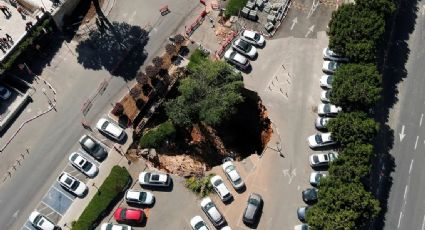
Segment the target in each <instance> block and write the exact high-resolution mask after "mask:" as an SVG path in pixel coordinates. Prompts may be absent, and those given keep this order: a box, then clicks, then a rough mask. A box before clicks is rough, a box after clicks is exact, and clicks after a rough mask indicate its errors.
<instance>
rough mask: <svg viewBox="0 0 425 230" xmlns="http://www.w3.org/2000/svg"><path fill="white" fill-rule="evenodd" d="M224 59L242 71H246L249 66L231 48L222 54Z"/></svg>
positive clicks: (246, 61) (242, 57) (244, 58)
mask: <svg viewBox="0 0 425 230" xmlns="http://www.w3.org/2000/svg"><path fill="white" fill-rule="evenodd" d="M224 59H226V61H227V62H229V63H230V64H232V65H234V66H236V67H238V68H240V69H242V70H246V69H248V68H249V66H250V64H249V61H248V59H247V58H246V57H244V56H242V55H241V54H240V53H238V52H236V51H235V50H233V49H232V48H230V49H228V50H227V51H226V53H224Z"/></svg>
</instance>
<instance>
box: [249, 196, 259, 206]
mask: <svg viewBox="0 0 425 230" xmlns="http://www.w3.org/2000/svg"><path fill="white" fill-rule="evenodd" d="M248 203H249V204H252V205H254V206H258V205H259V201H258V200H257V199H254V198H249V200H248Z"/></svg>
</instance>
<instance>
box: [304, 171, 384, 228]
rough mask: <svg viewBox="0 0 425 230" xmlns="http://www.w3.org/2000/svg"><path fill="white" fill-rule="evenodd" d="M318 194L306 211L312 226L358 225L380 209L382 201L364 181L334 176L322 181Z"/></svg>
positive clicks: (350, 226)
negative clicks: (349, 180)
mask: <svg viewBox="0 0 425 230" xmlns="http://www.w3.org/2000/svg"><path fill="white" fill-rule="evenodd" d="M318 197H319V200H318V202H317V204H315V205H314V206H313V207H312V208H311V209H310V210H309V211H308V213H307V223H308V225H309V226H310V227H311V228H312V229H321V230H345V229H347V230H351V229H357V228H359V227H361V226H363V225H364V224H365V223H368V222H369V221H370V220H371V219H372V218H374V217H375V216H376V215H377V214H378V213H379V211H380V207H379V201H378V200H376V199H375V198H374V197H373V195H372V194H371V193H370V192H368V191H366V190H365V189H364V187H363V185H362V184H361V183H358V182H353V183H343V182H341V181H339V180H337V179H335V178H332V176H330V177H328V178H325V179H324V180H323V183H322V181H321V182H320V189H319V194H318Z"/></svg>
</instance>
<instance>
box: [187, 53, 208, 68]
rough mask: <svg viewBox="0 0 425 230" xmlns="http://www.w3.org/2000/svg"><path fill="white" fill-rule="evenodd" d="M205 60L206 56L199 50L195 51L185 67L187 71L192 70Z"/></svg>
mask: <svg viewBox="0 0 425 230" xmlns="http://www.w3.org/2000/svg"><path fill="white" fill-rule="evenodd" d="M205 60H207V56H206V55H205V54H204V53H203V52H202V51H201V50H200V49H196V50H195V51H194V52H193V54H192V55H190V58H189V64H188V65H187V68H188V69H193V68H194V67H195V66H197V65H199V64H200V63H201V62H203V61H205Z"/></svg>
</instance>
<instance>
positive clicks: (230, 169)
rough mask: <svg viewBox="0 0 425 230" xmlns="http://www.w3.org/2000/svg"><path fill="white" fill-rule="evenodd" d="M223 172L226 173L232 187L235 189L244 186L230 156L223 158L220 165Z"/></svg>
mask: <svg viewBox="0 0 425 230" xmlns="http://www.w3.org/2000/svg"><path fill="white" fill-rule="evenodd" d="M222 168H223V171H224V174H226V177H227V179H229V181H230V183H231V184H232V186H233V188H235V189H236V190H238V189H241V188H243V187H244V186H245V183H244V182H243V180H242V178H241V176H240V174H239V172H238V171H237V170H236V167H235V165H234V164H233V162H232V159H231V158H225V159H224V161H223V165H222Z"/></svg>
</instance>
